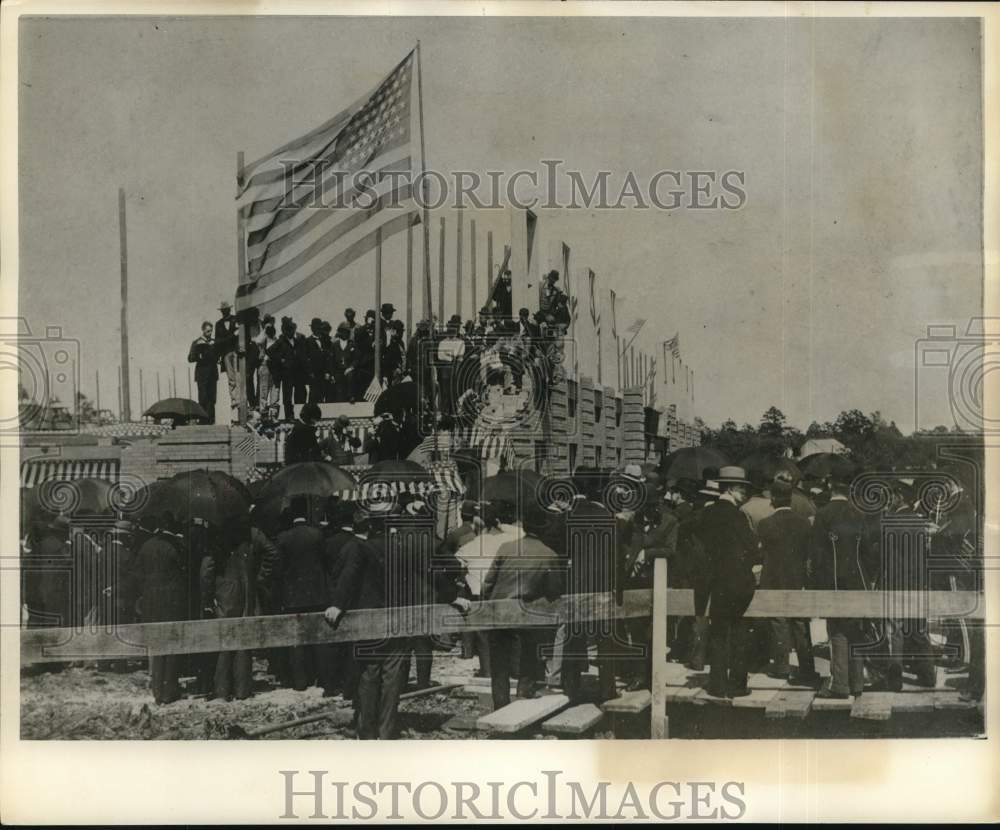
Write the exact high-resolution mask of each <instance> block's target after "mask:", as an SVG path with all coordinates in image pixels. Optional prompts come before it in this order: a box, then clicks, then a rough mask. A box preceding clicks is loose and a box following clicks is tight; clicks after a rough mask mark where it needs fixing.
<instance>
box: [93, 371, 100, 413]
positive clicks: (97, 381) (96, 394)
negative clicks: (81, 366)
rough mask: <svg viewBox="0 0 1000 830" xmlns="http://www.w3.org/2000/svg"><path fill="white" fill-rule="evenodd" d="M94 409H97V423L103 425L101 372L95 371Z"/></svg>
mask: <svg viewBox="0 0 1000 830" xmlns="http://www.w3.org/2000/svg"><path fill="white" fill-rule="evenodd" d="M94 390H95V392H94V407H95V408H96V409H97V423H98V424H100V423H101V370H100V369H95V370H94Z"/></svg>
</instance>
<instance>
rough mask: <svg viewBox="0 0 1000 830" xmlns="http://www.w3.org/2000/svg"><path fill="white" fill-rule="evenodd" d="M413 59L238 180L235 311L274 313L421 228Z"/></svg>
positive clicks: (411, 56)
mask: <svg viewBox="0 0 1000 830" xmlns="http://www.w3.org/2000/svg"><path fill="white" fill-rule="evenodd" d="M413 62H414V53H413V52H410V53H409V54H408V55H407V56H406V57H405V58H403V60H402V61H401V62H400V63H399V64H397V66H396V67H395V68H394V69H393V70H392V72H390V73H389V75H388V76H387V77H386V78H385V79H384V80H383V81H382V82H381V83H380V84H379V85H378V86H377V87H376V88H375V89H374V90H372V91H371V92H370V93H368V94H367V95H365V96H363V97H362V98H360V99H358V100H357V101H355V102H354V103H353V104H352V105H351V106H350V107H348V108H347V109H345V110H343V111H342V112H340V113H338V114H337V115H335V116H334V117H333V118H332V119H330V120H329V121H327V122H326V123H325V124H322V125H321V126H319V127H317V128H316V129H315V130H313V131H311V132H309V133H307V134H306V135H304V136H302V137H301V138H299V139H296V140H295V141H292V142H290V143H288V144H286V145H284V146H282V147H279V148H278V149H277V150H275V151H273V152H272V153H269V154H268V155H267V156H265V157H264V158H262V159H258V160H257V161H255V162H253V163H251V164H249V165H247V166H246V167H245V168H244V171H243V178H242V179H241V181H239V182H238V185H239V187H238V195H237V198H238V199H242V200H243V201H244V203H243V204H242V206H241V207H240V211H241V212H242V215H243V217H244V219H245V222H246V229H247V238H246V254H247V274H246V278H245V280H244V281H243V282H242V284H241V285H240V287H239V289H238V291H237V295H236V308H237V310H238V311H242V310H244V309H247V308H251V307H254V306H256V307H257V308H258V309H259V310H260V312H261V313H275V312H278V311H280V310H281V309H283V308H285V307H286V306H288V305H289V304H291V303H293V302H295V301H296V300H298V299H299V298H301V297H303V296H304V295H305V294H307V293H309V292H310V291H312V290H313V289H314V288H316V287H317V286H319V285H320V284H321V283H323V282H324V281H326V280H328V279H330V278H331V277H332V276H334V275H335V274H337V273H338V272H340V271H341V270H343V269H344V268H346V267H347V266H348V265H350V264H351V263H352V262H354V261H355V260H356V259H359V258H360V257H362V256H364V255H365V254H366V253H368V252H369V251H371V250H373V249H374V248H375V246H376V245H377V244H378V240H379V239H380V238H381V239H385V238H387V237H389V236H392V235H393V234H395V233H398V232H399V231H402V230H405V229H406V228H407V227H408V226H410V225H413V224H416V223H417V222H418V221H419V213H418V211H417V207H416V204H415V202H414V200H413V194H412V192H411V182H410V174H411V172H412V163H411V143H412V142H411V135H412V130H411V121H412V116H413V111H414V108H413V107H412V106H411V103H412V95H413V89H414V84H413V82H412V81H413Z"/></svg>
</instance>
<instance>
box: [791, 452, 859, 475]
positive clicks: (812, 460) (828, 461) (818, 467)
mask: <svg viewBox="0 0 1000 830" xmlns="http://www.w3.org/2000/svg"><path fill="white" fill-rule="evenodd" d="M798 464H799V469H800V470H801V471H802V475H803V476H807V477H809V478H829V477H830V476H851V475H853V474H854V469H855V468H854V462H852V461H851V460H850V459H849V458H848V457H847V456H844V455H840V454H839V453H833V452H815V453H813V454H812V455H807V456H806V457H805V458H800V459H799V462H798Z"/></svg>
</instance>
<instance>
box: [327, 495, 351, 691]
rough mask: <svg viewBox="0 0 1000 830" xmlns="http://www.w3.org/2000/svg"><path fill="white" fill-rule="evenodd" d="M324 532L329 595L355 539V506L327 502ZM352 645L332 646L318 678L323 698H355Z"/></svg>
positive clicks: (344, 502) (338, 578)
mask: <svg viewBox="0 0 1000 830" xmlns="http://www.w3.org/2000/svg"><path fill="white" fill-rule="evenodd" d="M326 519H327V528H326V532H325V534H324V539H325V541H324V545H323V560H324V567H325V569H326V585H327V588H328V590H329V591H330V592H331V595H332V593H333V591H335V590H336V586H337V583H338V582H339V581H340V575H341V574H342V573H343V572H344V567H345V565H346V563H347V550H348V547H349V545H350V544H351V543H353V542H354V541H355V540H357V539H358V536H357V532H356V530H355V527H354V525H353V519H354V506H353V505H352V504H351V502H348V501H341V500H340V499H338V498H335V497H333V496H331V497H330V499H329V501H328V502H327V508H326ZM352 652H353V644H352V643H334V644H333V645H332V646H331V648H330V661H329V665H328V666H327V669H328V671H327V672H325V674H324V676H321V677H320V685H322V687H323V696H324V697H332V696H333V695H334V694H336V693H337V691H341V692H342V693H343V695H344V698H345V699H351V698H353V697H354V687H355V683H356V680H357V677H356V675H355V671H354V662H353V659H352V656H353V655H352Z"/></svg>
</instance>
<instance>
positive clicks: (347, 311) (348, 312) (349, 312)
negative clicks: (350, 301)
mask: <svg viewBox="0 0 1000 830" xmlns="http://www.w3.org/2000/svg"><path fill="white" fill-rule="evenodd" d="M356 313H357V312H356V311H355V310H354V309H353V308H345V309H344V316H345V317H350V316H351V315H352V314H356Z"/></svg>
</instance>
